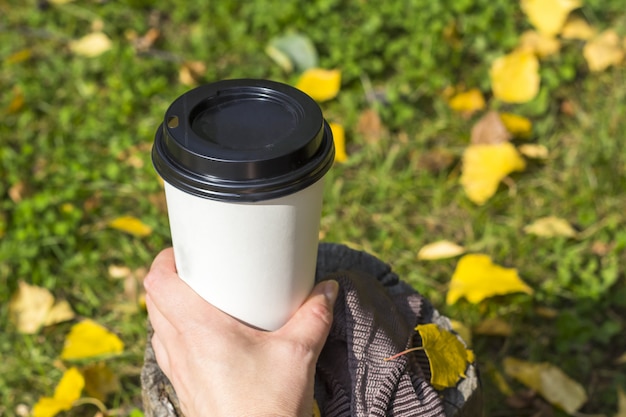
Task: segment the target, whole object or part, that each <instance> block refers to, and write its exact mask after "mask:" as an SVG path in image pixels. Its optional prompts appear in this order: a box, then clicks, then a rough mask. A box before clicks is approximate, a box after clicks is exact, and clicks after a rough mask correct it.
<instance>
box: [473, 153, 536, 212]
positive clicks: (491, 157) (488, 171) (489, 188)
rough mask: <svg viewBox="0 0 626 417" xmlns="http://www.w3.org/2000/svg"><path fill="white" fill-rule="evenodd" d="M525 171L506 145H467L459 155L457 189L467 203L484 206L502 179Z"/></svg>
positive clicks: (518, 159)
mask: <svg viewBox="0 0 626 417" xmlns="http://www.w3.org/2000/svg"><path fill="white" fill-rule="evenodd" d="M525 168H526V162H525V161H524V159H523V158H522V157H521V156H520V155H519V153H518V152H517V150H516V149H515V147H514V146H513V145H512V144H510V143H500V144H496V145H470V146H468V147H467V148H466V149H465V151H464V152H463V166H462V172H461V185H462V186H463V189H464V190H465V193H466V194H467V196H468V198H469V199H470V200H472V201H473V202H474V203H476V204H484V203H485V202H486V201H487V200H488V199H489V198H491V196H493V195H494V194H495V192H496V191H497V189H498V184H499V183H500V181H501V180H502V179H503V178H505V177H506V176H507V175H509V174H510V173H511V172H513V171H523V170H524V169H525Z"/></svg>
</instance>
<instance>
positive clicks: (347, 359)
mask: <svg viewBox="0 0 626 417" xmlns="http://www.w3.org/2000/svg"><path fill="white" fill-rule="evenodd" d="M324 251H330V253H324ZM329 255H332V256H329ZM352 256H354V257H355V259H354V260H355V262H354V264H353V265H354V266H355V268H352V267H351V268H349V269H347V270H346V269H339V270H335V271H332V270H333V269H334V267H336V266H339V265H341V266H342V267H343V268H345V267H346V264H350V260H349V259H346V257H352ZM363 256H364V254H363V253H362V252H356V251H351V250H349V249H347V248H345V247H342V246H335V245H325V246H322V247H321V248H320V258H321V259H320V260H318V279H335V280H337V281H338V282H339V286H340V291H339V296H338V299H337V303H336V304H335V318H334V321H333V326H332V328H331V331H330V334H329V336H328V340H327V341H326V344H325V346H324V349H323V350H322V353H321V355H320V358H319V360H318V363H317V373H316V381H315V398H316V400H317V402H318V405H319V407H320V411H321V413H322V415H323V416H324V417H348V416H349V417H374V416H376V417H385V416H405V417H411V416H423V417H444V416H445V415H446V414H445V412H444V407H443V404H442V401H441V399H440V395H439V393H438V392H437V391H436V390H435V389H434V388H433V387H432V386H431V385H430V384H429V383H428V382H427V378H426V376H425V374H424V372H423V371H422V368H421V367H420V365H419V361H417V360H414V359H412V358H411V357H410V356H401V357H399V358H397V359H394V360H391V361H385V360H384V358H388V357H390V356H392V355H394V354H396V353H398V352H401V351H403V350H405V349H407V348H408V347H411V346H412V341H413V340H414V335H415V330H414V328H415V326H416V325H417V324H419V323H420V322H422V320H420V318H421V314H422V308H423V307H424V305H425V303H423V299H422V297H421V295H419V294H418V293H417V292H415V291H414V290H413V289H411V288H410V287H409V286H408V285H405V284H403V283H402V282H400V281H399V280H398V278H397V276H395V274H393V273H391V271H390V269H388V267H387V268H386V266H385V265H384V264H382V263H381V262H380V261H378V260H376V259H375V258H373V257H372V258H373V259H372V261H373V262H375V263H376V265H375V267H374V264H371V265H368V262H367V260H366V259H364V258H363ZM325 259H327V260H330V261H331V262H337V265H329V264H324V261H323V260H325ZM320 261H321V262H320ZM364 261H365V262H364ZM340 268H341V267H340ZM331 271H332V272H331ZM426 304H427V303H426Z"/></svg>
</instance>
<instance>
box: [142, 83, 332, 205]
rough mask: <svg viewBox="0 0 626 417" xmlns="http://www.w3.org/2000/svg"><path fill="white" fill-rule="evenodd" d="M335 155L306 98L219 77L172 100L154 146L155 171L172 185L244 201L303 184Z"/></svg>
mask: <svg viewBox="0 0 626 417" xmlns="http://www.w3.org/2000/svg"><path fill="white" fill-rule="evenodd" d="M334 155H335V148H334V145H333V137H332V133H331V130H330V127H329V126H328V124H327V123H326V122H325V120H324V118H323V116H322V111H321V110H320V108H319V106H318V105H317V103H316V102H315V101H314V100H313V99H312V98H310V97H309V96H308V95H306V94H305V93H303V92H302V91H300V90H298V89H296V88H294V87H291V86H289V85H286V84H282V83H278V82H274V81H267V80H253V79H237V80H225V81H219V82H216V83H212V84H208V85H203V86H200V87H198V88H195V89H193V90H191V91H189V92H187V93H185V94H183V95H182V96H180V97H179V98H177V99H176V100H175V101H174V102H173V103H172V105H171V106H170V107H169V109H168V110H167V112H166V113H165V120H164V122H163V123H162V124H161V126H160V127H159V129H158V130H157V133H156V137H155V140H154V146H153V148H152V162H153V164H154V167H155V169H156V170H157V172H158V173H159V175H160V176H161V177H162V178H163V179H164V180H165V181H167V182H168V183H169V184H171V185H173V186H174V187H176V188H179V189H181V190H183V191H185V192H187V193H190V194H193V195H196V196H199V197H204V198H210V199H215V200H230V201H246V202H252V201H260V200H268V199H272V198H277V197H282V196H285V195H288V194H292V193H294V192H296V191H299V190H301V189H303V188H306V187H308V186H309V185H311V184H313V183H314V182H316V181H317V180H319V179H320V178H322V176H323V175H324V174H325V173H326V172H327V171H328V170H329V169H330V167H331V166H332V163H333V160H334Z"/></svg>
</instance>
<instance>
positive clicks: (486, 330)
mask: <svg viewBox="0 0 626 417" xmlns="http://www.w3.org/2000/svg"><path fill="white" fill-rule="evenodd" d="M512 332H513V328H512V327H511V325H510V324H509V323H507V322H506V321H505V320H503V319H501V318H490V319H485V320H483V321H482V322H480V323H479V324H478V325H477V326H476V327H474V333H476V334H482V335H485V336H510V335H511V333H512Z"/></svg>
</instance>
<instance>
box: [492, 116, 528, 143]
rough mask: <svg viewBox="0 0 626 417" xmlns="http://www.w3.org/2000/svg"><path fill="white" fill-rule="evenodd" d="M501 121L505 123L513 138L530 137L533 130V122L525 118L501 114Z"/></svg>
mask: <svg viewBox="0 0 626 417" xmlns="http://www.w3.org/2000/svg"><path fill="white" fill-rule="evenodd" d="M500 120H502V123H504V126H505V127H506V130H508V131H509V132H510V133H511V134H512V135H513V136H515V137H519V138H526V137H528V136H530V133H531V132H532V130H533V124H532V122H531V121H530V120H529V119H527V118H526V117H524V116H518V115H516V114H511V113H500Z"/></svg>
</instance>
